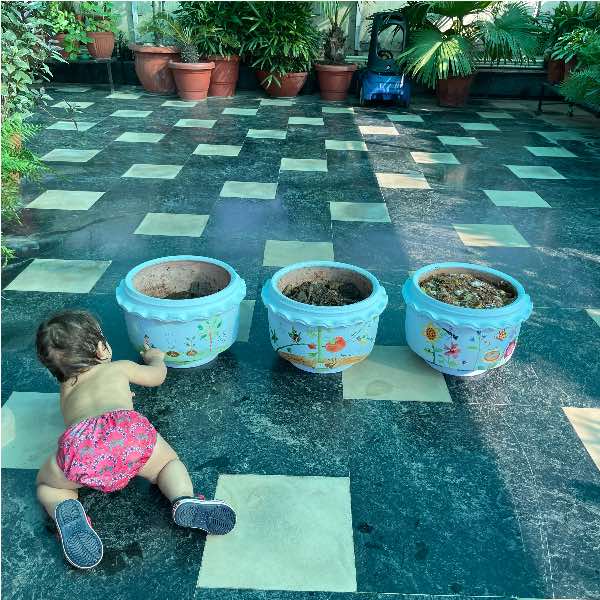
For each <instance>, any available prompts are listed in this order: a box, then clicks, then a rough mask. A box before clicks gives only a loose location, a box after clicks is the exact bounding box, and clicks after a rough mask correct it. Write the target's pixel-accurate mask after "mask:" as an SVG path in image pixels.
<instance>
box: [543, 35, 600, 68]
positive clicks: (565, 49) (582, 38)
mask: <svg viewBox="0 0 600 600" xmlns="http://www.w3.org/2000/svg"><path fill="white" fill-rule="evenodd" d="M594 36H597V33H596V32H595V31H594V30H593V29H588V28H587V27H577V28H575V29H573V30H572V31H570V32H569V33H565V34H564V35H561V36H560V37H559V38H558V40H557V41H556V43H555V44H554V47H553V52H552V58H553V59H554V60H564V61H565V62H569V61H570V60H573V59H574V58H575V57H576V56H577V55H578V54H579V53H580V52H581V51H582V50H583V49H584V48H585V47H586V46H587V45H588V44H589V43H590V41H591V40H592V38H594Z"/></svg>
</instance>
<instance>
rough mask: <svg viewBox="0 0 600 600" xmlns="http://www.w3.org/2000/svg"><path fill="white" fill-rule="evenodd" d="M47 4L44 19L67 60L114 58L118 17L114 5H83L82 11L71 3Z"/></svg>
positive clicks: (105, 3) (87, 3) (91, 3)
mask: <svg viewBox="0 0 600 600" xmlns="http://www.w3.org/2000/svg"><path fill="white" fill-rule="evenodd" d="M45 4H46V8H45V12H44V16H45V18H46V20H47V21H48V23H49V26H50V28H51V30H52V34H53V38H54V39H55V40H56V42H57V43H58V45H59V46H60V47H61V56H62V57H63V58H64V59H65V60H75V59H77V58H82V59H85V58H88V57H91V58H94V59H108V58H110V57H111V56H112V53H113V49H114V46H115V31H116V21H117V17H116V15H115V13H114V11H113V6H112V3H111V2H81V3H80V4H79V9H78V11H79V12H76V11H75V7H74V4H73V3H72V2H47V3H45ZM84 48H85V50H84Z"/></svg>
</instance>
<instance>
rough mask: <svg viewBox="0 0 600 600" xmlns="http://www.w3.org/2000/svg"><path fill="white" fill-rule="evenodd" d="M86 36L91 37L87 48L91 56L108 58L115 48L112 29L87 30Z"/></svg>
mask: <svg viewBox="0 0 600 600" xmlns="http://www.w3.org/2000/svg"><path fill="white" fill-rule="evenodd" d="M87 36H88V37H90V38H92V40H93V41H92V42H88V44H87V49H88V52H89V53H90V56H91V57H92V58H110V57H111V56H112V53H113V50H114V48H115V34H114V33H113V32H112V31H89V32H88V33H87Z"/></svg>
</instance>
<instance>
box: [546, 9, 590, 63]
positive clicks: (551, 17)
mask: <svg viewBox="0 0 600 600" xmlns="http://www.w3.org/2000/svg"><path fill="white" fill-rule="evenodd" d="M537 23H538V26H539V36H538V37H539V47H541V49H542V51H543V52H544V53H546V54H549V53H550V52H552V51H553V50H555V48H554V46H555V44H556V42H557V41H558V39H559V38H560V37H561V36H563V35H565V34H567V33H569V32H571V31H573V30H574V29H577V28H579V27H587V28H589V29H594V28H596V27H598V26H600V4H598V3H597V2H577V3H575V4H572V3H571V2H564V1H562V2H559V3H558V6H557V7H556V8H555V9H554V11H553V12H551V13H545V14H542V15H541V16H539V17H538V18H537Z"/></svg>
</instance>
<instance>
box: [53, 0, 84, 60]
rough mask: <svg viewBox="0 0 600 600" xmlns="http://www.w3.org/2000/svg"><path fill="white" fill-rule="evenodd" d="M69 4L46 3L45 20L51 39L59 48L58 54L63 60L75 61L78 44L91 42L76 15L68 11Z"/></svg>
mask: <svg viewBox="0 0 600 600" xmlns="http://www.w3.org/2000/svg"><path fill="white" fill-rule="evenodd" d="M70 4H71V3H70V2H48V3H46V11H45V18H46V20H47V21H48V23H49V26H50V29H51V31H52V36H53V39H55V40H56V42H57V44H58V45H59V46H60V47H61V51H60V54H61V56H62V58H64V59H65V60H75V59H76V58H77V56H78V55H79V46H80V44H85V43H87V42H90V41H91V38H89V37H88V36H87V35H86V33H85V28H84V26H83V23H82V22H81V20H80V19H78V18H77V15H76V14H75V13H74V12H73V11H72V10H71V9H70V6H69V5H70Z"/></svg>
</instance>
